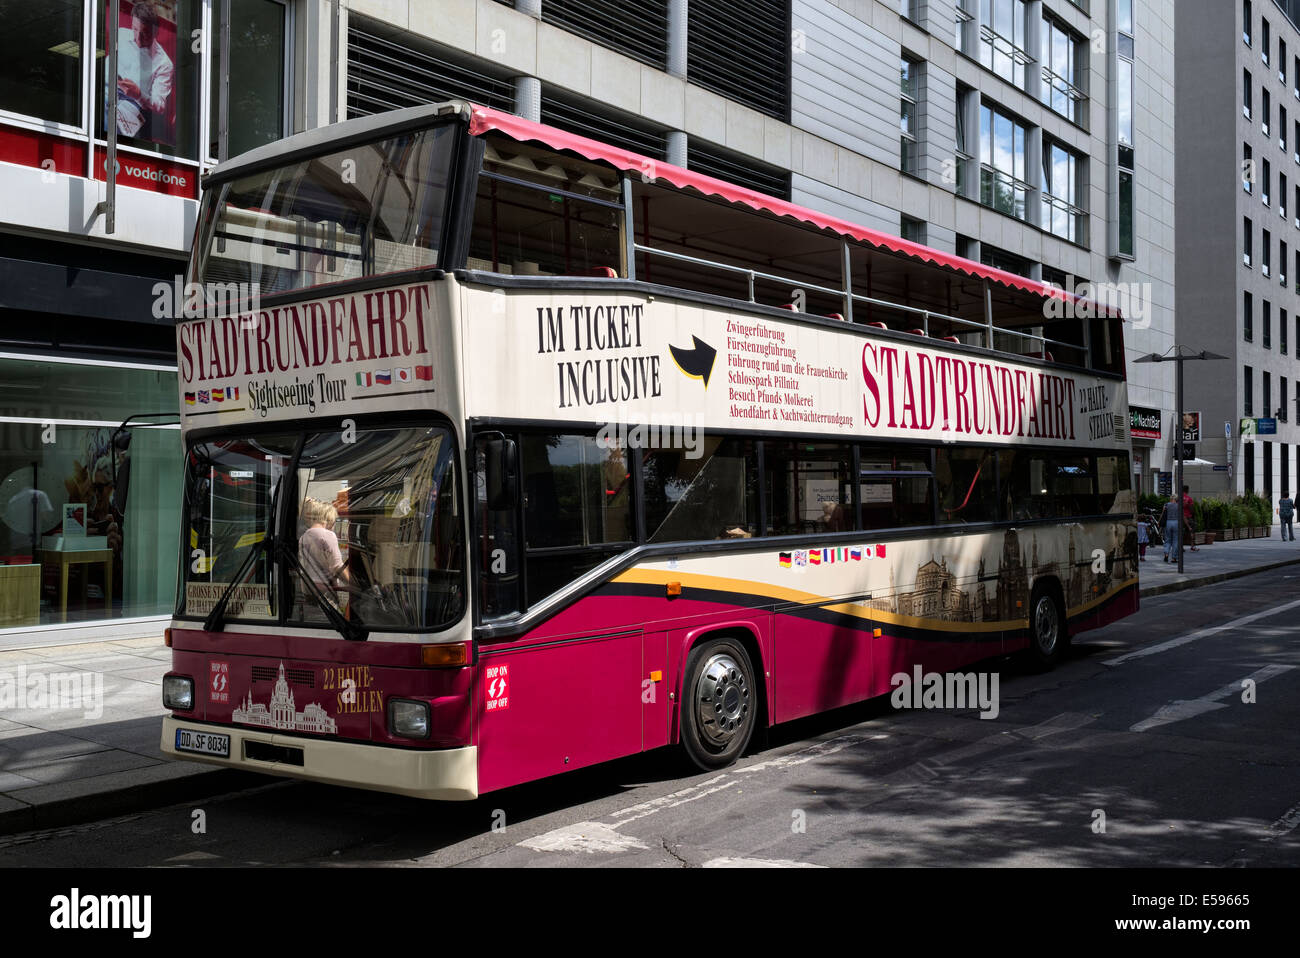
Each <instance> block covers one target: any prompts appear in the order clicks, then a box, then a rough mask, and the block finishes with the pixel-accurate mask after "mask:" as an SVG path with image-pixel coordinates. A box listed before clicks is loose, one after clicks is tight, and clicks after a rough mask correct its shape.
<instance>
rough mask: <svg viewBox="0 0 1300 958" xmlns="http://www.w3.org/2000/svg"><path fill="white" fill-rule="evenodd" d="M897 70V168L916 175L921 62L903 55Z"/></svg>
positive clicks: (917, 166) (917, 167)
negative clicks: (898, 144)
mask: <svg viewBox="0 0 1300 958" xmlns="http://www.w3.org/2000/svg"><path fill="white" fill-rule="evenodd" d="M898 72H899V84H898V95H899V104H898V116H899V119H898V126H899V142H900V148H899V169H901V170H902V171H903V172H904V173H911V174H913V175H916V174H917V173H918V172H919V163H920V160H919V149H918V141H917V128H918V126H919V125H920V117H919V116H918V113H919V110H918V102H919V101H920V98H921V63H920V61H919V60H916V59H915V58H913V57H908V56H904V57H903V58H902V59H901V60H900V61H899V70H898Z"/></svg>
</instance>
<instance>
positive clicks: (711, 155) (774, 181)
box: [686, 139, 790, 200]
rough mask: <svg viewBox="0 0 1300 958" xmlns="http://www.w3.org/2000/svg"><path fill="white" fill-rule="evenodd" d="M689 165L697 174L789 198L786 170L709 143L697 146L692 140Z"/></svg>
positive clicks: (688, 148)
mask: <svg viewBox="0 0 1300 958" xmlns="http://www.w3.org/2000/svg"><path fill="white" fill-rule="evenodd" d="M686 165H687V166H688V167H689V168H690V169H692V170H695V171H696V172H698V173H705V174H707V175H709V176H716V177H717V178H718V179H720V180H726V181H727V182H729V183H738V184H740V185H741V186H748V187H749V188H750V189H751V190H758V191H759V192H760V193H766V194H767V195H768V196H775V197H777V198H778V199H782V200H788V199H789V198H790V173H789V172H788V171H787V170H782V169H779V168H778V167H775V166H766V165H764V164H762V163H759V162H758V161H757V160H752V159H750V158H748V157H745V156H741V155H740V154H738V153H732V152H730V151H728V150H724V149H722V148H721V147H717V146H713V145H712V144H710V143H705V144H700V145H697V144H696V143H695V141H694V140H693V139H692V140H691V141H690V142H689V143H688V145H687V149H686Z"/></svg>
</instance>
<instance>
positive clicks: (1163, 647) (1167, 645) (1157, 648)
mask: <svg viewBox="0 0 1300 958" xmlns="http://www.w3.org/2000/svg"><path fill="white" fill-rule="evenodd" d="M1297 606H1300V599H1297V600H1296V601H1294V602H1287V603H1285V604H1284V605H1278V606H1274V607H1273V608H1271V609H1265V610H1264V611H1263V612H1252V613H1251V614H1250V615H1243V616H1242V617H1241V618H1239V619H1233V620H1232V621H1231V622H1225V623H1224V624H1223V625H1216V626H1213V627H1211V628H1208V629H1202V630H1201V631H1199V632H1191V633H1188V634H1187V635H1183V636H1179V637H1178V638H1176V639H1169V640H1168V641H1166V642H1159V643H1157V644H1155V645H1151V646H1148V647H1147V648H1145V649H1138V650H1136V651H1134V652H1127V653H1125V654H1124V655H1120V656H1117V657H1115V658H1113V659H1106V660H1105V661H1104V662H1102V663H1101V664H1102V665H1119V664H1121V663H1123V662H1127V661H1129V660H1130V659H1140V658H1143V657H1144V656H1148V655H1157V654H1159V653H1161V652H1168V651H1169V650H1170V649H1176V648H1178V647H1179V646H1180V645H1186V644H1187V643H1188V642H1195V641H1196V640H1197V639H1208V638H1209V637H1210V636H1212V635H1218V634H1219V633H1220V632H1227V631H1228V630H1229V629H1236V628H1239V627H1241V626H1243V625H1249V624H1250V623H1251V622H1255V621H1257V620H1258V619H1266V618H1268V617H1269V616H1271V615H1278V614H1279V613H1282V612H1285V611H1287V610H1288V609H1294V608H1296V607H1297Z"/></svg>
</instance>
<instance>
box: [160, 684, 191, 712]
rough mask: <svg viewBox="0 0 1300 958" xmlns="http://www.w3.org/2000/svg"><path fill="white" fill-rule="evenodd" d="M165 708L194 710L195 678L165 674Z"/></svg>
mask: <svg viewBox="0 0 1300 958" xmlns="http://www.w3.org/2000/svg"><path fill="white" fill-rule="evenodd" d="M162 692H163V708H165V709H172V710H174V711H177V712H192V711H193V710H194V680H193V679H192V678H190V677H188V676H185V675H164V676H163V685H162Z"/></svg>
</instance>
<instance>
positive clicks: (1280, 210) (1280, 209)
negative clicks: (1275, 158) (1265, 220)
mask: <svg viewBox="0 0 1300 958" xmlns="http://www.w3.org/2000/svg"><path fill="white" fill-rule="evenodd" d="M1286 186H1287V184H1286V174H1285V173H1279V174H1278V175H1277V215H1278V216H1280V217H1282V219H1286V198H1287V188H1286Z"/></svg>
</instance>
